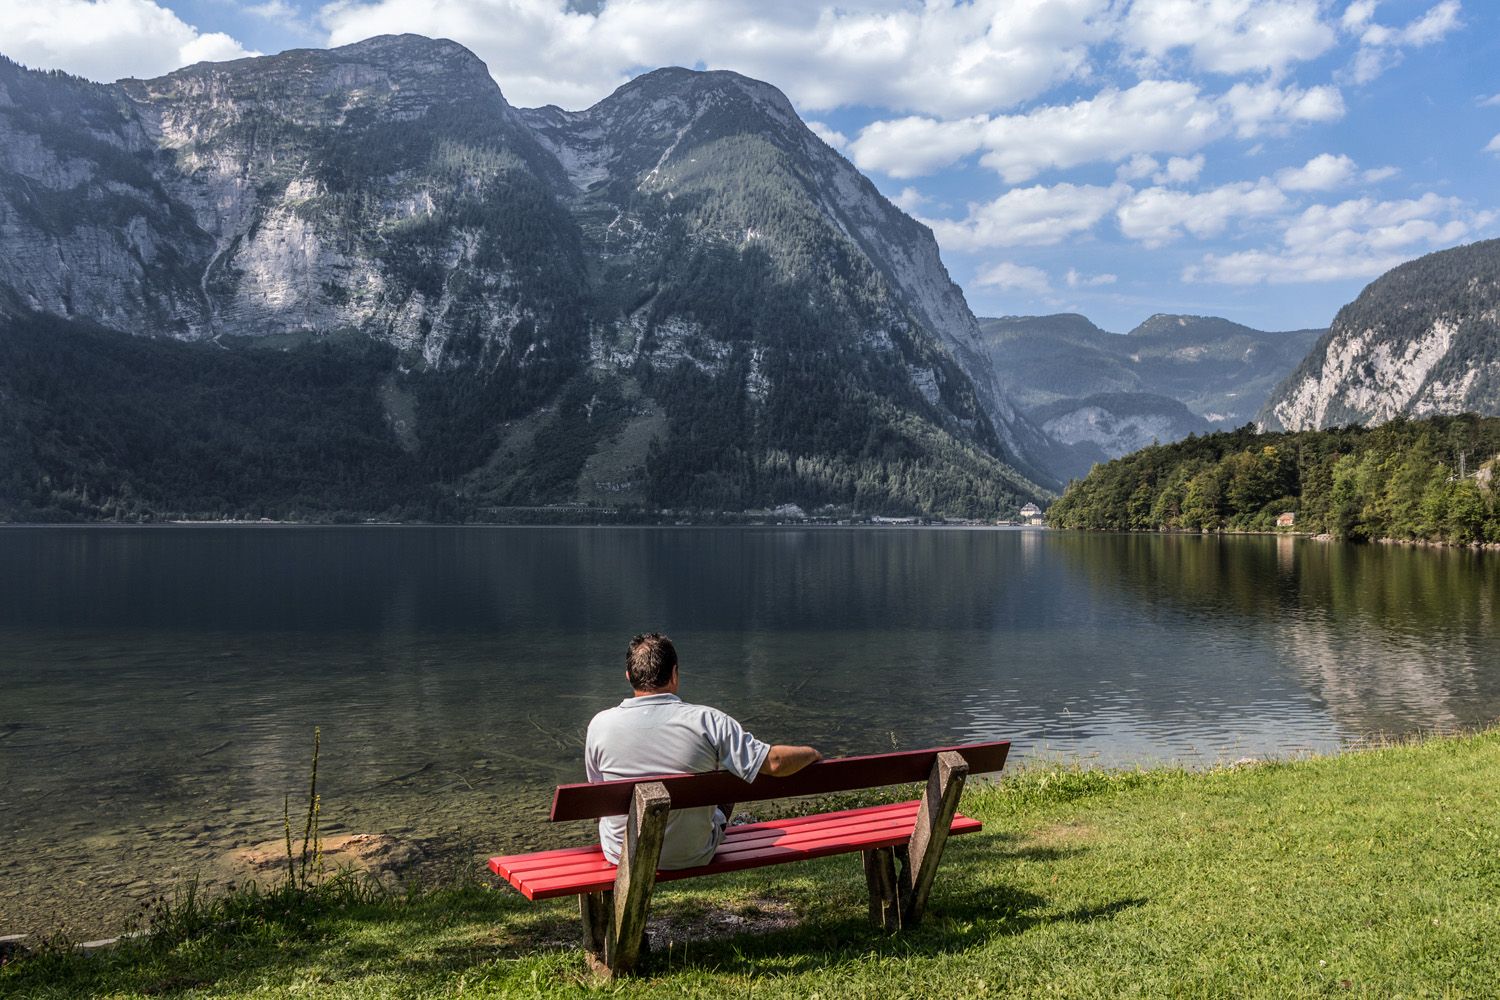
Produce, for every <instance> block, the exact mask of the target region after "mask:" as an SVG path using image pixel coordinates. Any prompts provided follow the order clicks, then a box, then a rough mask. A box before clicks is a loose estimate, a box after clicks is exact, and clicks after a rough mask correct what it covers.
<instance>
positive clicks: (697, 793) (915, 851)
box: [490, 742, 1010, 975]
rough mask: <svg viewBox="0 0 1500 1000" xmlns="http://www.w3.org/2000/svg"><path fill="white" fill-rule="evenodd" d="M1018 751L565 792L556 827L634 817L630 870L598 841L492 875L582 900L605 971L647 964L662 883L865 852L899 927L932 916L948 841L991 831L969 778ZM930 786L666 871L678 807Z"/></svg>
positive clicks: (527, 889)
mask: <svg viewBox="0 0 1500 1000" xmlns="http://www.w3.org/2000/svg"><path fill="white" fill-rule="evenodd" d="M1009 750H1010V744H1009V743H1004V742H1002V743H973V744H969V745H966V746H957V747H941V748H936V749H931V750H912V751H907V752H904V753H885V754H874V755H872V756H867V757H843V758H839V759H836V760H825V761H821V762H819V763H817V764H813V765H812V766H810V767H806V768H803V769H802V770H801V771H798V772H797V773H796V774H794V775H791V776H789V777H785V778H773V777H771V776H769V775H761V776H759V777H757V778H756V779H755V781H753V782H749V783H746V782H744V781H741V780H740V779H739V778H736V777H735V776H734V775H732V774H728V773H726V772H723V771H715V772H712V773H709V774H672V775H661V776H657V777H650V778H632V779H629V780H625V781H604V782H597V783H594V784H588V783H584V784H576V785H559V786H558V788H557V791H556V792H555V793H554V794H553V797H552V814H551V817H550V818H551V819H552V820H553V821H562V820H581V819H594V820H597V819H599V818H600V817H602V816H619V815H626V816H627V817H628V820H627V826H626V837H625V850H624V852H623V853H622V855H621V858H620V864H619V866H618V867H616V866H615V865H612V864H610V863H609V862H608V861H607V860H605V858H604V853H603V851H601V850H600V848H599V847H598V845H595V846H592V847H568V848H562V849H560V850H554V851H538V852H536V853H533V854H512V855H507V856H505V857H499V858H491V859H490V869H491V870H492V871H494V872H495V874H497V875H499V876H500V877H501V878H503V879H505V880H506V881H508V882H509V883H510V884H511V885H513V886H515V887H516V888H517V889H519V890H520V891H521V893H522V894H523V895H525V896H526V898H527V899H551V898H554V897H557V896H579V897H580V899H579V909H580V912H581V913H582V916H583V934H584V946H585V948H586V949H587V950H588V953H589V956H590V960H591V962H592V963H593V965H594V967H595V968H596V970H598V971H600V972H601V973H603V974H605V975H620V974H624V973H628V972H630V971H631V970H632V969H633V968H634V967H635V965H636V962H637V961H638V960H639V957H640V954H641V950H642V940H643V935H644V931H645V926H646V911H647V908H648V907H649V906H650V902H651V890H652V887H653V886H654V885H655V883H657V882H670V881H675V880H677V879H685V878H696V877H698V876H700V875H715V874H718V873H720V872H734V871H744V870H745V869H748V868H760V867H764V866H766V865H779V864H785V863H787V862H790V861H805V860H809V859H812V858H822V857H828V856H831V855H834V854H848V853H852V852H854V851H859V852H861V853H862V854H863V856H864V870H865V880H866V884H867V885H868V887H869V890H870V919H871V920H873V921H874V922H875V923H876V924H878V925H879V926H881V927H884V928H886V929H887V930H899V929H901V928H902V927H911V926H914V925H915V924H916V923H917V922H918V921H919V920H920V919H921V917H922V912H923V910H924V909H925V908H926V905H927V897H928V894H929V893H930V892H931V889H932V882H933V879H934V878H935V877H936V875H937V867H938V863H939V862H940V860H941V859H942V855H943V847H944V845H945V844H946V843H947V840H948V837H949V836H951V835H955V834H964V833H973V832H975V831H977V830H979V829H980V823H979V821H978V820H974V819H970V818H969V817H967V816H964V815H962V814H960V813H959V812H958V800H959V796H960V795H961V794H962V793H963V785H964V780H965V778H966V777H967V776H968V775H969V774H971V773H972V774H981V773H984V772H987V771H998V770H1000V769H1001V768H1002V767H1004V766H1005V757H1006V754H1007V753H1008V752H1009ZM924 779H925V780H926V782H927V787H926V789H925V790H924V791H923V793H922V797H921V798H920V799H918V800H914V801H911V802H898V803H893V804H890V805H882V806H870V807H867V808H864V809H846V810H842V811H840V812H830V813H820V814H818V815H815V816H801V817H797V818H795V819H782V820H773V821H771V822H767V823H749V824H746V825H744V826H735V827H730V828H729V830H728V831H726V833H725V836H724V843H723V844H722V845H720V847H719V850H718V852H717V853H715V854H714V857H713V860H712V861H710V862H709V863H708V864H706V865H701V866H699V867H697V868H684V869H678V870H673V871H657V870H656V861H657V858H658V857H659V855H660V852H661V841H662V834H663V832H664V831H665V828H666V821H667V813H668V811H669V810H671V809H673V808H679V809H690V808H694V807H697V806H711V805H717V804H719V803H723V802H735V803H744V802H756V801H763V800H766V799H782V798H788V797H791V796H796V795H825V794H829V793H833V792H848V791H854V790H857V789H864V788H878V787H881V786H883V785H897V784H904V783H906V782H914V781H922V780H924ZM897 862H899V863H900V872H899V874H898V872H897Z"/></svg>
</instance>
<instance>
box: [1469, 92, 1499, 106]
mask: <svg viewBox="0 0 1500 1000" xmlns="http://www.w3.org/2000/svg"><path fill="white" fill-rule="evenodd" d="M1474 103H1475V104H1477V105H1479V106H1480V107H1481V108H1500V94H1491V95H1490V96H1489V97H1480V98H1477V99H1476V100H1475V101H1474Z"/></svg>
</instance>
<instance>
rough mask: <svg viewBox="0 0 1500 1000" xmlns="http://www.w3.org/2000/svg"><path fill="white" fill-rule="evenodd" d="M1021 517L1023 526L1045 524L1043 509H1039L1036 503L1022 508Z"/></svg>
mask: <svg viewBox="0 0 1500 1000" xmlns="http://www.w3.org/2000/svg"><path fill="white" fill-rule="evenodd" d="M1020 517H1021V523H1022V524H1043V523H1045V519H1044V518H1043V517H1042V508H1040V507H1038V506H1037V505H1036V504H1034V503H1029V504H1027V505H1026V506H1024V507H1022V508H1021V514H1020Z"/></svg>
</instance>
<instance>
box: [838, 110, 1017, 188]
mask: <svg viewBox="0 0 1500 1000" xmlns="http://www.w3.org/2000/svg"><path fill="white" fill-rule="evenodd" d="M987 122H988V119H986V118H985V117H984V116H982V115H980V116H977V117H974V118H964V119H961V120H958V121H946V122H945V121H936V120H934V119H932V118H897V119H894V120H892V121H881V122H875V123H873V124H871V125H867V126H866V127H865V128H864V129H862V130H861V131H860V133H859V136H858V137H857V138H855V140H854V141H853V142H851V143H849V155H850V157H851V158H852V159H853V160H854V162H855V164H856V165H857V166H858V167H859V168H860V169H861V170H878V171H880V172H881V173H884V174H889V175H890V176H892V177H899V178H901V179H903V180H904V179H908V178H911V177H921V176H922V175H924V174H930V173H933V172H934V171H937V170H941V169H942V168H943V167H946V166H949V165H951V164H953V163H955V162H957V161H958V160H961V159H963V158H964V157H965V156H968V155H970V154H971V153H975V152H977V151H978V150H979V149H980V148H981V147H982V146H983V132H984V127H985V125H986V124H987Z"/></svg>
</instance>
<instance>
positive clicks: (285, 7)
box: [244, 0, 301, 21]
mask: <svg viewBox="0 0 1500 1000" xmlns="http://www.w3.org/2000/svg"><path fill="white" fill-rule="evenodd" d="M244 11H245V13H246V14H254V15H255V16H256V17H263V18H265V19H266V20H267V21H296V20H299V19H300V18H301V14H300V13H299V12H298V10H297V8H295V7H293V6H292V5H291V4H289V3H287V2H286V0H265V2H264V3H254V4H250V5H249V6H247V7H245V8H244Z"/></svg>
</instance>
